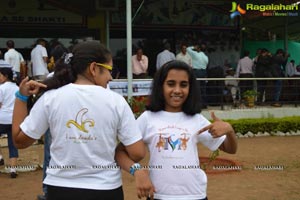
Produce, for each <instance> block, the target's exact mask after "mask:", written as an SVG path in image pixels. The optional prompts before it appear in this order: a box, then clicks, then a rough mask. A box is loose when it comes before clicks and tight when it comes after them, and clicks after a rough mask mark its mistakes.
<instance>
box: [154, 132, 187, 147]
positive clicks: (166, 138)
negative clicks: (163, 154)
mask: <svg viewBox="0 0 300 200" xmlns="http://www.w3.org/2000/svg"><path fill="white" fill-rule="evenodd" d="M158 135H159V137H158V141H157V143H156V148H157V149H158V151H159V152H160V151H161V150H172V151H175V150H186V149H187V146H188V145H187V144H188V143H187V142H188V141H189V139H190V138H189V137H188V136H187V135H190V134H188V133H181V134H172V133H171V134H170V133H158Z"/></svg>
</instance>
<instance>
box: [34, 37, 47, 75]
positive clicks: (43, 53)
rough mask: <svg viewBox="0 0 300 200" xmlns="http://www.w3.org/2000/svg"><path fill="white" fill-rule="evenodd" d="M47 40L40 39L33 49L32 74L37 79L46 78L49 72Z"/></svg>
mask: <svg viewBox="0 0 300 200" xmlns="http://www.w3.org/2000/svg"><path fill="white" fill-rule="evenodd" d="M45 46H46V41H45V40H44V39H41V38H40V39H38V40H37V44H36V46H35V47H34V48H33V49H32V51H31V54H30V55H31V63H32V76H33V78H34V79H36V80H44V79H45V78H46V77H47V75H48V74H49V71H48V68H47V62H48V53H47V49H46V48H45Z"/></svg>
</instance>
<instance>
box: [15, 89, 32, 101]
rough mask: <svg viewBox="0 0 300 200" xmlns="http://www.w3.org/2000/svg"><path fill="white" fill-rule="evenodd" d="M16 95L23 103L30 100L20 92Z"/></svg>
mask: <svg viewBox="0 0 300 200" xmlns="http://www.w3.org/2000/svg"><path fill="white" fill-rule="evenodd" d="M15 95H16V98H17V99H19V100H21V101H23V102H27V100H28V98H29V96H24V95H22V94H21V93H20V91H17V92H16V94H15Z"/></svg>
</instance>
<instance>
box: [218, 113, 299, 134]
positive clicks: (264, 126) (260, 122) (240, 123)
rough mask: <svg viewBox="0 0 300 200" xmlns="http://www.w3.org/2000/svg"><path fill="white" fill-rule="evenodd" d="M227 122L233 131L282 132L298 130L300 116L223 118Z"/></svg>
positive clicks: (244, 132)
mask: <svg viewBox="0 0 300 200" xmlns="http://www.w3.org/2000/svg"><path fill="white" fill-rule="evenodd" d="M224 121H227V122H229V123H230V124H231V125H232V126H233V128H234V130H235V132H239V133H241V134H246V133H247V132H249V131H250V132H252V133H254V134H255V133H258V132H262V133H264V132H268V133H271V132H276V131H281V132H283V133H286V132H289V131H297V130H300V117H299V116H295V117H283V118H259V119H239V120H224Z"/></svg>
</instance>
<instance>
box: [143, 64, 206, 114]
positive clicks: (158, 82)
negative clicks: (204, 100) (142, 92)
mask: <svg viewBox="0 0 300 200" xmlns="http://www.w3.org/2000/svg"><path fill="white" fill-rule="evenodd" d="M171 69H176V70H184V71H186V72H187V74H188V77H189V85H190V88H189V94H188V97H187V99H186V101H185V102H184V104H183V105H182V111H183V112H184V113H185V114H187V115H195V114H197V113H200V112H201V104H200V90H199V86H198V83H197V81H196V76H195V74H194V72H193V69H192V68H191V67H190V66H189V65H188V64H186V63H185V62H182V61H179V60H173V61H170V62H167V63H165V64H164V65H163V66H162V67H161V68H160V69H159V70H158V71H157V72H156V74H155V76H154V79H153V82H152V91H151V94H150V99H149V104H148V105H147V106H146V110H150V111H152V112H158V111H161V110H164V109H165V99H164V94H163V84H164V81H165V80H166V78H167V76H168V73H169V71H170V70H171Z"/></svg>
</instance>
